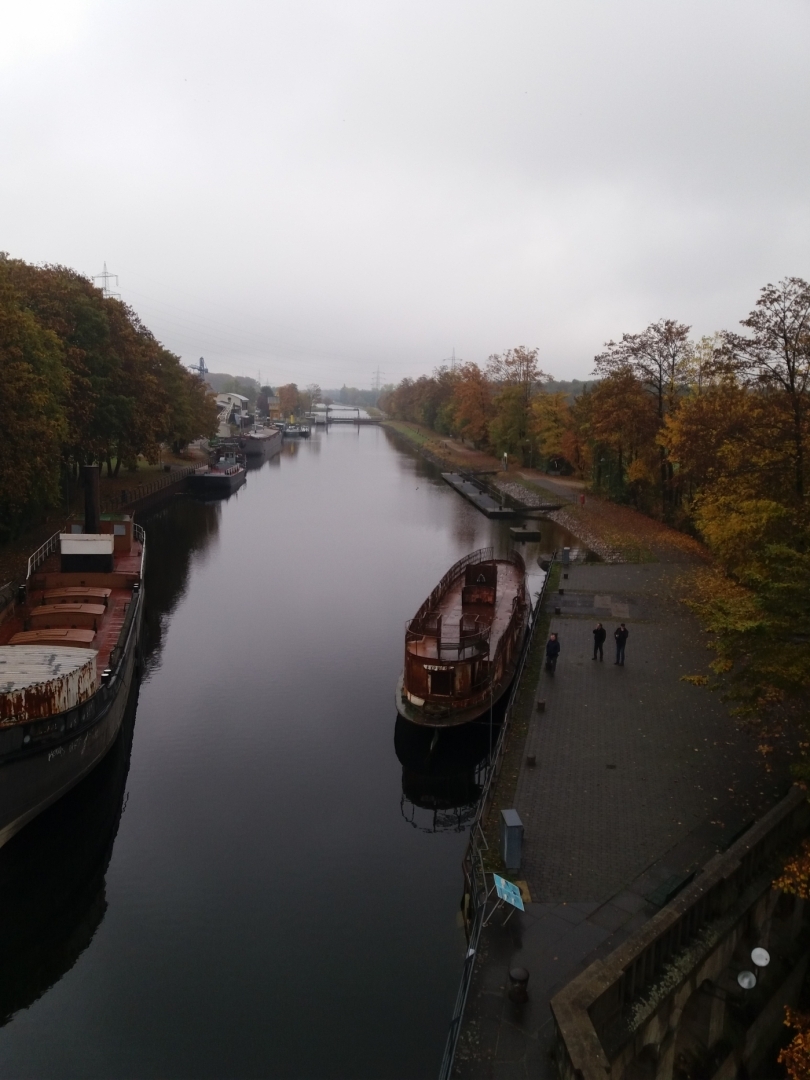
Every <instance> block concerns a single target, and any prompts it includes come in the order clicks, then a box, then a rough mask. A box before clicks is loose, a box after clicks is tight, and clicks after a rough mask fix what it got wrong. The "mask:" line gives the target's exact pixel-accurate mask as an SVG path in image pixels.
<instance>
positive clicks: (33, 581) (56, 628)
mask: <svg viewBox="0 0 810 1080" xmlns="http://www.w3.org/2000/svg"><path fill="white" fill-rule="evenodd" d="M119 517H120V518H121V519H122V522H123V523H120V522H119V521H112V522H110V521H104V522H103V523H102V529H103V530H106V532H99V533H98V534H93V535H87V534H85V535H83V536H82V535H79V536H75V535H71V534H57V535H56V536H55V537H52V538H51V540H50V541H48V545H43V548H44V549H46V550H45V551H44V554H42V552H43V549H40V552H38V553H35V556H32V560H33V559H35V557H37V556H39V555H40V554H42V557H41V558H40V559H39V562H35V564H34V567H33V573H32V570H31V564H30V563H29V577H28V580H27V586H26V590H25V591H24V592H23V593H21V598H20V600H19V602H18V603H17V605H15V612H14V613H13V614H12V615H11V617H9V618H7V619H6V620H5V621H4V622H3V623H2V624H0V847H2V845H3V844H5V843H7V841H9V840H10V839H11V837H12V836H14V835H15V834H16V833H18V832H19V831H20V830H21V829H22V828H23V827H24V826H25V825H26V824H27V823H28V822H29V821H31V820H33V818H35V817H36V816H37V815H38V814H41V813H42V811H43V810H45V809H46V808H47V807H48V806H50V805H51V804H53V803H55V802H56V801H57V800H58V799H59V798H61V797H62V796H63V795H64V794H66V793H67V792H68V791H69V790H70V789H71V788H73V787H75V785H76V784H78V783H79V782H80V781H81V780H82V779H83V778H84V777H85V776H87V774H88V773H89V772H90V771H91V770H92V769H93V768H94V767H95V766H96V765H97V764H98V763H99V762H100V761H101V760H102V758H104V756H105V755H106V753H107V751H108V750H109V749H110V747H111V746H112V745H113V743H114V742H115V740H116V737H117V735H118V732H119V730H120V728H121V723H122V720H123V718H124V715H125V712H126V707H127V701H128V699H129V697H130V690H131V688H132V685H133V680H134V679H135V678H136V677H137V673H138V670H139V666H140V656H141V650H140V641H141V628H142V624H143V609H144V590H143V574H142V571H143V558H144V550H145V538H144V534H143V530H142V529H140V527H139V526H136V525H133V523H132V522H131V519H129V518H125V516H124V515H120V516H119ZM124 519H125V520H124ZM49 545H50V546H49ZM82 546H84V547H85V548H86V549H88V550H89V549H91V548H92V549H93V552H92V554H91V555H89V556H88V555H86V554H82V552H81V548H82ZM99 548H103V549H104V550H105V552H106V551H108V552H109V554H103V555H101V556H100V555H98V553H97V549H99ZM77 550H78V552H79V553H78V554H75V553H74V552H75V551H77ZM88 560H89V561H88ZM88 600H93V601H98V602H96V603H87V602H84V603H82V602H79V601H88ZM85 616H86V618H84V617H85ZM82 620H84V621H82Z"/></svg>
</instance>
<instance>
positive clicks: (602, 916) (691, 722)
mask: <svg viewBox="0 0 810 1080" xmlns="http://www.w3.org/2000/svg"><path fill="white" fill-rule="evenodd" d="M683 571H684V566H683V564H682V563H681V564H680V565H673V564H671V563H646V564H641V565H628V564H621V565H616V564H612V565H608V564H575V565H572V566H571V568H570V570H569V577H568V579H567V580H562V579H561V581H560V586H561V588H563V590H564V592H563V594H561V595H560V594H556V593H555V594H553V595H551V596H549V597H548V601H547V602H548V605H549V606H550V607H551V608H552V609H553V608H559V609H560V613H559V614H558V615H554V617H553V618H552V623H551V629H552V630H554V631H556V632H557V633H558V634H559V636H560V641H561V643H562V652H561V655H560V659H559V662H558V664H557V670H556V673H555V675H554V676H550V675H548V674H547V673H543V675H542V676H541V678H540V680H539V683H538V686H537V688H536V696H537V698H538V699H543V700H545V702H546V708H545V711H544V712H536V713H535V714H534V719H533V721H532V726H531V729H530V732H529V735H528V738H527V743H526V755H524V764H523V766H522V768H521V773H520V776H519V779H518V785H517V791H516V796H515V806H516V809H517V810H518V812H519V814H520V816H521V819H522V820H523V823H524V826H525V830H526V831H525V840H524V857H523V865H522V869H521V872H520V875H519V876H520V877H521V878H523V879H524V880H525V881H526V882H527V884H528V887H529V891H530V893H531V897H532V903H530V904H528V905H527V910H526V913H525V914H523V915H521V914H518V913H516V914H515V916H514V917H513V918H512V919H510V921H509V922H508V923H507V924H506V925H505V926H504V925H503V917H502V916H501V915H500V914H498V915H496V916H495V918H494V919H493V921H492V923H491V924H490V926H488V927H487V929H486V930H485V931H484V933H483V934H482V940H481V945H480V950H479V957H478V960H477V963H476V969H475V973H474V976H473V983H472V987H471V990H470V996H469V998H468V1002H467V1009H466V1013H465V1018H464V1023H463V1026H462V1033H461V1038H460V1040H459V1047H458V1052H457V1057H456V1066H455V1075H456V1076H458V1077H462V1078H464V1080H479V1078H481V1080H483V1078H494V1080H502V1078H512V1077H526V1078H528V1077H532V1078H533V1080H538V1078H543V1077H552V1076H554V1075H556V1074H555V1072H554V1069H553V1065H552V1062H551V1059H550V1049H551V1037H552V1035H553V1027H552V1021H551V1013H550V1010H549V1001H550V999H551V997H552V996H553V995H554V993H556V992H557V991H558V990H559V989H561V987H562V986H564V985H565V984H566V983H567V982H568V981H569V980H570V979H571V978H572V977H573V976H574V975H575V974H577V973H578V972H579V971H580V970H582V968H583V967H585V966H586V965H587V964H589V963H591V962H592V961H593V960H594V959H596V958H597V957H599V956H601V955H606V954H607V953H608V952H609V951H611V950H612V949H613V948H615V947H616V946H617V945H618V944H619V943H620V942H621V941H622V940H624V939H625V938H626V937H628V936H629V935H630V934H631V933H632V932H633V931H634V930H635V929H636V928H638V927H639V926H641V925H643V923H644V922H645V921H646V920H647V919H648V918H649V917H650V916H651V915H652V914H654V913H655V912H656V911H657V910H659V907H660V906H661V905H662V904H663V903H664V902H665V896H666V893H667V891H668V889H670V888H672V887H674V886H675V884H676V883H677V882H678V881H679V880H680V879H683V878H684V877H685V876H686V875H687V874H689V873H692V872H694V871H696V870H698V869H699V867H700V866H701V865H702V864H703V863H704V862H705V861H706V860H707V859H708V858H709V857H710V856H711V855H712V854H714V852H715V851H717V850H718V849H722V848H724V847H726V846H728V844H729V843H730V841H731V839H732V837H733V836H734V835H735V833H737V832H738V831H739V830H740V829H741V828H743V827H744V826H745V825H746V823H747V822H750V821H751V820H752V819H753V818H755V817H757V816H759V815H760V814H761V813H763V812H764V811H765V810H766V809H768V808H769V807H770V806H772V805H773V804H774V803H775V802H776V801H777V799H778V798H779V797H781V796H782V795H783V794H784V792H785V790H786V788H787V786H788V784H789V774H788V767H787V761H786V760H780V761H776V762H773V763H772V766H771V771H770V772H768V771H766V768H765V765H764V762H763V759H762V758H761V756H760V755H759V754H758V753H757V748H756V743H755V741H754V739H753V737H752V736H751V735H750V734H749V733H747V732H746V731H744V730H743V729H741V728H740V727H739V726H738V725H737V724H736V723H735V722H734V720H733V719H731V718H730V717H729V715H728V711H727V707H726V706H725V705H724V704H723V702H722V701H721V699H720V697H719V696H718V695H717V694H714V693H711V692H710V691H708V690H707V689H705V688H701V687H696V686H694V685H691V684H689V683H686V682H683V681H682V679H681V676H683V675H697V674H705V673H706V672H707V670H708V663H709V661H710V659H711V654H710V653H709V652H708V650H707V649H706V639H705V636H704V635H703V633H702V632H701V630H700V627H699V626H698V623H697V621H696V620H695V619H694V618H693V616H692V615H691V614H690V613H689V612H688V610H687V609H686V608H685V607H684V606H683V604H681V603H680V602H679V599H678V597H679V590H680V587H679V585H678V579H679V578H680V576H681V575H682V574H683ZM597 621H600V622H602V623H603V624H604V626H605V628H606V630H607V631H608V639H607V641H606V642H605V659H604V662H600V661H598V660H597V661H594V660H593V659H592V655H593V637H592V633H591V631H592V629H593V627H594V625H595V624H596V622H597ZM619 621H624V622H626V623H627V626H628V629H629V631H630V638H629V640H628V643H627V659H626V663H625V666H624V667H617V666H615V665H614V663H613V660H614V653H615V649H614V645H613V630H614V629H615V627H616V626H617V625H618V623H619ZM528 755H534V756H535V759H536V763H537V764H536V766H535V767H530V766H528V765H527V764H526V756H528ZM515 965H521V966H525V967H526V968H527V969H528V970H529V972H530V976H531V978H530V983H529V991H530V997H529V1001H528V1002H527V1003H526V1004H525V1005H522V1006H521V1005H515V1004H513V1003H512V1002H511V1001H510V1000H509V999H508V997H507V994H506V990H507V981H508V980H507V975H508V970H509V968H510V967H513V966H515Z"/></svg>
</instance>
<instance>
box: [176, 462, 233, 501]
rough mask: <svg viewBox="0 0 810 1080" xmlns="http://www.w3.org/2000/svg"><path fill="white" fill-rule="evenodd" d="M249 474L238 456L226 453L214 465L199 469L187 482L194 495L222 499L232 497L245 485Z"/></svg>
mask: <svg viewBox="0 0 810 1080" xmlns="http://www.w3.org/2000/svg"><path fill="white" fill-rule="evenodd" d="M246 477H247V473H246V471H245V466H244V465H243V464H242V463H241V462H240V461H239V460H238V458H237V455H236V454H234V453H232V452H226V453H225V454H224V455H223V456H222V457H221V458H220V459H219V460H218V461H217V462H215V463H214V464H213V465H206V466H203V467H202V468H201V469H197V471H196V472H193V473H192V474H191V475H190V476H189V477H188V478H187V480H186V483H187V485H188V489H189V491H190V492H191V493H192V495H202V496H207V497H209V498H210V497H220V496H223V495H230V494H232V493H233V492H234V491H236V489H237V488H240V487H241V486H242V484H244V482H245V479H246Z"/></svg>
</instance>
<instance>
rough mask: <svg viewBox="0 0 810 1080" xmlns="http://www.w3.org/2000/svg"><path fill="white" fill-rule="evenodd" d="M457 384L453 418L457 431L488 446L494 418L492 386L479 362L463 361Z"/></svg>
mask: <svg viewBox="0 0 810 1080" xmlns="http://www.w3.org/2000/svg"><path fill="white" fill-rule="evenodd" d="M456 371H457V380H456V383H455V386H454V387H453V398H452V404H453V421H454V426H455V430H456V432H457V434H459V435H460V436H461V437H462V438H463V439H469V440H470V441H471V442H472V443H473V445H474V446H476V447H477V448H479V449H480V448H481V447H483V446H485V445H486V443H487V439H488V435H489V424H490V420H491V419H492V387H491V385H490V382H489V379H488V378H487V377H486V375H485V374H484V372H483V371H482V370H481V368H480V367H479V366H478V364H474V363H468V364H462V365H461V366H460V367H459V368H457V369H456Z"/></svg>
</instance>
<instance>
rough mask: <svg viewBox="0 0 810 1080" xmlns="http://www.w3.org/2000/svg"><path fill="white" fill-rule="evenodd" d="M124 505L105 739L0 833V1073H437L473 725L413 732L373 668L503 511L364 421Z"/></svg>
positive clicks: (498, 533)
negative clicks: (135, 507) (131, 506)
mask: <svg viewBox="0 0 810 1080" xmlns="http://www.w3.org/2000/svg"><path fill="white" fill-rule="evenodd" d="M144 524H145V526H146V528H147V583H146V590H147V593H146V594H147V651H148V660H147V672H146V675H145V677H144V680H143V682H142V684H141V686H140V691H139V694H138V696H137V697H136V698H135V699H134V700H133V702H132V707H131V709H130V716H129V721H128V723H127V724H126V725H125V730H124V732H123V735H122V739H121V740H119V742H118V743H117V744H116V746H115V748H114V750H113V751H112V752H111V754H110V755H109V756H108V758H107V759H106V760H105V762H104V764H103V765H102V766H100V767H99V768H98V769H97V770H96V771H95V773H94V774H93V775H92V776H91V777H90V778H89V779H88V780H87V781H85V783H84V784H82V785H80V787H79V788H77V789H76V790H75V791H74V792H72V793H71V794H70V795H69V796H68V797H66V798H65V799H63V800H62V801H61V802H60V803H59V804H57V805H56V806H55V807H53V808H52V809H51V810H50V811H49V812H48V813H46V814H45V815H43V816H41V817H40V818H39V819H38V820H37V821H36V822H34V823H33V824H32V825H31V826H29V827H28V828H27V829H25V830H23V832H22V833H21V834H19V836H18V837H16V838H15V839H14V840H13V841H12V842H11V843H10V844H9V845H7V846H6V848H4V849H3V850H2V851H0V1024H2V1027H0V1074H2V1075H3V1076H9V1077H60V1078H61V1077H105V1078H110V1077H133V1076H138V1077H166V1076H171V1077H223V1076H229V1077H237V1078H241V1077H281V1078H286V1077H290V1078H310V1077H311V1078H333V1077H335V1078H338V1077H346V1078H353V1080H356V1078H366V1077H368V1078H382V1077H403V1078H408V1080H413V1078H416V1077H429V1078H430V1077H433V1076H435V1075H436V1072H437V1069H438V1065H439V1062H440V1059H441V1054H442V1049H443V1046H444V1040H445V1035H446V1031H447V1025H448V1021H449V1018H450V1013H451V1009H452V1005H453V1001H454V998H455V993H456V989H457V985H458V978H459V974H460V969H461V962H462V958H463V955H464V949H465V940H464V935H463V931H462V929H461V928H460V923H459V918H458V909H459V900H460V894H461V883H462V882H461V872H460V860H461V856H462V852H463V847H464V844H465V842H466V833H465V822H466V820H467V819H468V818H469V816H470V814H471V812H472V807H473V805H474V801H475V798H476V795H477V792H478V787H477V781H478V780H479V779H480V775H479V774H480V768H481V765H482V763H483V760H484V758H485V755H486V753H487V749H488V733H487V732H485V731H484V730H483V729H479V730H477V731H473V732H471V733H469V736H468V737H465V738H464V739H463V740H461V741H460V742H457V743H453V742H452V741H450V742H445V743H444V744H442V743H441V740H440V745H439V747H438V749H437V751H436V752H434V754H433V756H432V757H430V758H428V756H427V753H426V749H425V745H424V742H423V741H421V740H419V739H414V738H412V735H413V733H412V732H410V731H408V730H407V729H406V728H403V726H402V725H399V726H398V725H397V724H396V712H395V708H394V687H395V683H396V679H397V676H398V675H399V672H400V669H401V664H402V652H403V633H404V624H405V621H406V619H408V618H409V617H410V616H411V615H413V613H414V612H415V610H416V608H417V607H418V606H419V604H420V603H421V602H422V600H423V599H424V597H425V596H426V595H427V593H428V592H429V591H430V590H431V589H432V587H433V586H434V585H435V583H436V581H437V580H438V579H439V578H440V577H441V575H442V574H443V573H444V572H445V570H446V569H447V568H448V566H449V565H450V564H451V563H452V562H454V561H455V560H456V559H457V558H459V557H460V556H461V555H463V554H465V553H466V552H468V551H470V550H472V549H474V548H476V547H479V546H483V545H485V544H489V543H494V544H495V545H496V547H497V548H498V550H499V551H500V552H505V551H506V550H507V549H508V546H509V541H508V529H507V528H506V527H505V526H504V525H503V524H501V525H495V524H493V523H490V522H489V521H487V519H486V518H484V517H483V516H482V515H481V514H480V513H478V511H476V510H475V509H474V508H473V507H472V506H470V505H469V504H468V503H467V502H465V501H464V500H463V499H461V498H460V497H459V496H458V495H456V494H455V493H454V492H453V491H451V489H450V488H449V487H447V486H446V485H445V484H444V483H443V482H442V480H441V479H440V478H439V476H438V472H437V470H435V469H433V468H432V466H430V465H428V464H427V463H426V462H424V461H423V460H422V459H420V458H418V457H417V456H415V455H414V454H413V453H412V452H411V451H410V450H409V449H408V448H407V447H406V446H404V445H403V444H402V443H401V442H400V441H398V440H397V438H396V436H393V435H392V434H391V433H389V432H387V431H385V430H383V429H380V428H376V427H369V428H361V429H356V428H350V427H346V428H339V427H338V428H333V429H331V430H330V432H329V434H328V435H327V434H325V433H316V434H314V435H313V438H312V439H311V440H310V441H309V442H303V443H300V444H298V443H292V444H289V443H288V444H285V447H284V451H283V453H282V455H281V456H280V457H279V458H276V459H275V460H274V461H271V462H268V463H266V464H264V465H263V466H262V467H261V468H260V469H258V470H255V471H253V472H251V473H250V475H249V476H248V482H247V485H246V486H245V487H243V488H242V489H241V490H240V491H239V492H238V493H237V494H236V495H235V496H233V497H231V498H230V499H229V500H228V501H227V502H222V503H217V504H208V505H204V504H201V503H196V502H193V501H192V500H190V499H188V498H185V497H178V498H176V499H175V501H174V502H173V503H172V504H171V505H170V506H169V507H167V508H166V509H164V510H161V511H160V512H158V513H156V514H153V515H151V516H150V517H148V518H146V519H145V521H144ZM551 528H553V531H554V535H552V533H551V531H550V530H551ZM562 542H568V537H567V535H566V534H564V533H562V531H561V530H557V529H556V528H554V527H549V536H548V542H546V539H545V537H544V541H543V543H542V544H541V545H525V546H524V547H525V549H526V555H527V562H530V563H531V564H534V563H535V558H536V555H537V553H538V552H539V550H540V548H541V547H542V548H543V549H544V550H548V549H550V548H552V547H554V546H556V544H557V543H562ZM534 569H535V570H536V569H537V568H536V564H535V565H534ZM535 580H537V579H535ZM443 738H444V737H443Z"/></svg>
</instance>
